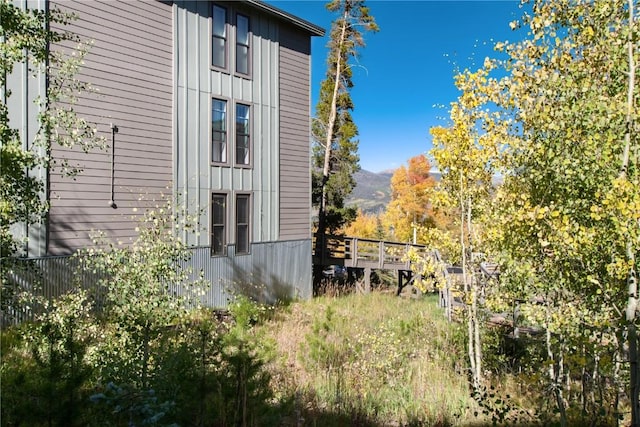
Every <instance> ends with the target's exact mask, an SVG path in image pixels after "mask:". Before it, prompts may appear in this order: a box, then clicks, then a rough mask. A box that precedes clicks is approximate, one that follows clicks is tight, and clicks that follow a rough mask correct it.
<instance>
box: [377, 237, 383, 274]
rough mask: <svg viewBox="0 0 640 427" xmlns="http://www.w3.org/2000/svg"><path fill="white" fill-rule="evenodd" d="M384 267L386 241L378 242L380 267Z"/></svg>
mask: <svg viewBox="0 0 640 427" xmlns="http://www.w3.org/2000/svg"><path fill="white" fill-rule="evenodd" d="M382 267H384V242H383V241H380V242H378V268H382Z"/></svg>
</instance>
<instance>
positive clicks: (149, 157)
mask: <svg viewBox="0 0 640 427" xmlns="http://www.w3.org/2000/svg"><path fill="white" fill-rule="evenodd" d="M52 6H53V7H58V8H60V9H62V10H64V11H67V12H73V13H74V14H76V15H77V16H78V19H77V20H75V21H73V22H72V23H71V24H70V25H69V26H67V27H64V29H67V30H70V31H71V32H73V33H75V34H77V35H78V36H79V37H80V39H81V40H83V41H89V40H92V41H93V46H92V47H91V48H90V49H89V53H88V54H87V56H86V57H85V61H84V62H85V63H84V66H83V68H82V70H81V71H80V73H79V75H78V76H77V77H78V79H79V80H81V81H85V82H89V83H91V84H92V85H93V86H94V87H95V88H96V89H98V92H97V93H95V94H88V95H87V94H83V95H81V97H80V99H79V100H78V103H77V105H75V106H74V109H75V110H76V111H77V113H78V115H79V116H80V117H83V118H85V119H87V120H88V121H89V122H91V123H95V124H96V125H97V129H98V132H99V133H100V134H101V135H103V136H104V137H105V138H106V139H107V143H108V145H109V148H107V149H106V150H104V151H100V150H97V151H93V152H91V153H89V154H85V153H82V152H81V150H77V149H72V150H69V149H63V148H60V147H53V150H52V155H53V157H54V158H66V159H68V160H69V163H70V164H71V165H72V166H77V167H80V168H81V169H82V172H81V174H80V175H78V176H77V177H76V178H75V179H71V178H68V177H63V176H61V175H60V173H59V172H57V171H56V170H55V169H54V170H52V172H51V176H50V200H51V211H50V215H49V247H48V253H49V254H64V253H69V252H73V251H74V250H76V249H78V248H81V247H84V246H87V245H89V244H90V243H91V242H90V239H89V234H90V232H91V230H102V231H105V232H107V233H108V234H109V235H111V236H113V238H114V239H118V240H124V241H127V240H128V239H132V238H135V235H136V233H135V225H136V224H135V221H134V220H133V219H131V216H132V215H133V214H135V211H134V209H133V208H138V211H137V212H138V213H139V212H140V211H142V210H143V209H144V207H145V206H148V205H149V204H150V202H149V200H153V199H160V197H161V196H160V194H161V193H164V194H167V188H168V187H169V186H170V185H171V180H172V170H173V169H172V168H173V166H172V103H173V90H172V84H173V83H172V82H173V80H172V79H173V75H172V72H173V71H172V58H173V36H172V32H173V30H172V27H173V18H172V13H173V12H172V6H171V5H170V4H167V3H165V2H160V1H154V0H136V1H114V0H103V1H95V0H94V1H90V2H89V1H80V0H76V1H67V0H65V1H59V0H55V1H52ZM70 47H73V45H71V44H65V45H64V46H62V47H58V49H64V50H65V51H68V50H69V48H70ZM111 123H113V124H115V125H116V126H117V127H118V133H116V134H115V162H114V193H115V195H114V200H115V202H116V204H117V206H118V208H117V209H113V208H111V207H109V205H108V203H109V200H110V199H111V145H112V144H111V130H110V124H111ZM141 197H142V199H143V200H140V199H141Z"/></svg>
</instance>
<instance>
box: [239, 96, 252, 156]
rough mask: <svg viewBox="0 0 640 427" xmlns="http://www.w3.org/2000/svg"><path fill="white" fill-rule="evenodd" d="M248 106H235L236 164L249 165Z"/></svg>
mask: <svg viewBox="0 0 640 427" xmlns="http://www.w3.org/2000/svg"><path fill="white" fill-rule="evenodd" d="M249 110H250V108H249V106H248V105H244V104H236V164H238V165H249V163H250V147H251V145H250V143H251V141H250V126H249Z"/></svg>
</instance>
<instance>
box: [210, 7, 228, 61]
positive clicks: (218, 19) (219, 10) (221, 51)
mask: <svg viewBox="0 0 640 427" xmlns="http://www.w3.org/2000/svg"><path fill="white" fill-rule="evenodd" d="M211 9H212V10H211V14H212V16H213V32H212V33H213V37H212V39H211V62H212V64H213V65H214V66H215V67H219V68H226V67H227V9H225V8H224V7H221V6H218V5H217V4H214V5H213V6H212V7H211Z"/></svg>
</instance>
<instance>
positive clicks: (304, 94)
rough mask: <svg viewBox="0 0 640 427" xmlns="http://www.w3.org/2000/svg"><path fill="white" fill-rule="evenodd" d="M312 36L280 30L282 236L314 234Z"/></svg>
mask: <svg viewBox="0 0 640 427" xmlns="http://www.w3.org/2000/svg"><path fill="white" fill-rule="evenodd" d="M310 49H311V48H310V40H309V37H308V36H307V35H304V34H301V33H298V32H296V31H295V30H294V29H292V28H290V27H283V28H281V30H280V52H279V55H280V73H279V80H280V155H279V161H280V214H279V219H280V239H296V238H298V239H299V238H310V235H311V172H310V157H311V153H310V141H309V135H310V129H309V126H310V122H309V109H310V88H309V79H310V65H309V64H310V57H309V55H310Z"/></svg>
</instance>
